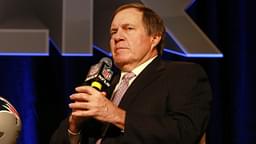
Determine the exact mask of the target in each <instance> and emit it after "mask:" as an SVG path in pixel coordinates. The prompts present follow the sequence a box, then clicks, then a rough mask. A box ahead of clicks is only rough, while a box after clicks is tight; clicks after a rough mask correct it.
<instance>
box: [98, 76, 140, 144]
mask: <svg viewBox="0 0 256 144" xmlns="http://www.w3.org/2000/svg"><path fill="white" fill-rule="evenodd" d="M135 76H136V75H135V74H134V73H133V72H129V73H126V74H125V75H124V76H123V77H122V80H121V83H120V84H119V86H118V88H117V90H116V91H115V93H114V95H113V96H112V102H113V103H114V104H115V105H119V103H120V101H121V99H122V97H123V95H124V93H125V92H126V90H127V89H128V87H129V81H130V80H131V79H132V78H133V77H135ZM101 141H102V138H100V139H98V140H97V141H96V144H101Z"/></svg>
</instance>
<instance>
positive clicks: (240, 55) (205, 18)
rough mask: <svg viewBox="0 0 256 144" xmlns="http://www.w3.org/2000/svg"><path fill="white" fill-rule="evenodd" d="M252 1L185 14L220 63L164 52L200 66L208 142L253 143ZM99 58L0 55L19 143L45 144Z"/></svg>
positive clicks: (213, 1) (2, 85)
mask: <svg viewBox="0 0 256 144" xmlns="http://www.w3.org/2000/svg"><path fill="white" fill-rule="evenodd" d="M253 10H254V7H253V2H249V1H246V0H225V1H223V0H198V1H197V3H196V4H195V5H194V6H193V7H192V8H191V9H189V11H188V13H189V14H190V15H191V16H192V18H193V19H194V20H195V21H196V22H197V24H198V25H199V26H200V27H201V28H202V29H203V31H204V32H205V33H206V34H207V35H208V36H209V37H210V39H211V40H213V41H214V43H215V44H216V45H217V47H218V48H219V49H220V50H221V51H222V52H223V54H224V58H222V59H203V58H200V59H195V58H193V59H190V58H183V57H178V56H176V55H172V54H167V53H165V54H164V56H163V57H164V58H166V59H171V60H185V61H192V62H196V63H199V64H201V65H202V66H203V67H204V68H205V70H206V72H207V73H208V75H209V79H210V82H211V85H212V88H213V94H214V95H213V107H212V113H211V119H210V123H209V128H208V131H207V142H208V144H226V143H232V144H254V143H256V124H255V121H256V119H255V118H256V116H255V112H254V110H255V109H256V105H255V104H254V102H255V100H256V98H255V96H256V94H255V90H254V89H253V88H255V87H253V84H252V83H253V80H254V79H255V75H253V74H255V64H254V60H253V58H254V49H253V45H254V42H255V40H254V38H253V33H254V32H255V22H254V21H253V19H254V17H255V16H254V12H253ZM103 56H104V55H103V54H101V53H100V52H98V51H96V50H95V51H94V56H93V57H62V56H60V55H59V54H58V53H57V52H56V50H55V49H54V47H53V46H51V51H50V56H46V57H25V56H22V57H14V56H5V57H4V56H1V57H0V68H1V70H0V96H3V97H5V98H6V99H8V100H9V101H10V102H11V103H12V104H13V105H14V106H15V107H16V108H17V110H18V112H19V113H20V116H21V118H22V123H23V127H22V131H21V135H20V137H19V141H18V143H19V144H39V143H40V144H46V143H48V141H49V139H50V136H51V134H52V133H53V131H54V129H55V128H56V127H57V126H58V124H59V122H60V121H61V119H63V118H64V117H65V116H66V115H67V113H68V111H69V109H68V107H67V103H69V99H68V96H69V95H70V94H71V93H72V92H73V89H74V87H76V86H78V85H79V84H81V83H82V81H83V80H84V78H85V76H86V73H87V71H88V69H89V67H90V65H91V64H93V63H96V62H97V61H98V60H99V59H100V58H101V57H103Z"/></svg>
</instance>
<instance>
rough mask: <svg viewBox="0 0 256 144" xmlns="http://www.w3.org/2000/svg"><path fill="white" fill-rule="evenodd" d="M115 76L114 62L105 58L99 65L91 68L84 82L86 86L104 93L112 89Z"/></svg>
mask: <svg viewBox="0 0 256 144" xmlns="http://www.w3.org/2000/svg"><path fill="white" fill-rule="evenodd" d="M113 74H114V72H113V70H112V60H111V59H110V58H108V57H103V58H102V59H101V60H100V61H99V62H98V63H97V64H95V65H92V66H91V67H90V70H89V72H88V74H87V76H86V79H85V80H84V85H90V86H92V87H94V88H96V89H98V90H99V91H102V90H104V89H106V88H108V87H110V82H111V80H112V76H113Z"/></svg>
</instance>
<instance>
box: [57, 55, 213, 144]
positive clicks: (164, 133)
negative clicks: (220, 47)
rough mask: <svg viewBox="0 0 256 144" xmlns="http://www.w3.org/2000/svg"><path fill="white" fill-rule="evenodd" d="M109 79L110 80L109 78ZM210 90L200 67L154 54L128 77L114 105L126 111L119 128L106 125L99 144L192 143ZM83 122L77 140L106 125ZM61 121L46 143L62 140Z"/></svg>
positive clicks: (61, 142) (203, 127)
mask: <svg viewBox="0 0 256 144" xmlns="http://www.w3.org/2000/svg"><path fill="white" fill-rule="evenodd" d="M114 81H115V80H114ZM210 102H211V89H210V86H209V82H208V79H207V76H206V74H205V72H204V71H203V69H202V68H201V67H200V66H199V65H197V64H192V63H185V62H170V61H163V60H161V59H160V58H156V59H155V60H153V61H152V63H150V64H149V65H148V66H147V67H146V68H145V69H144V70H143V71H142V72H141V74H140V75H139V76H138V77H137V78H136V79H135V80H134V82H133V83H132V84H131V85H130V87H129V88H128V90H127V91H126V93H125V95H124V97H123V99H122V100H121V102H120V105H119V107H120V108H122V109H124V110H125V111H126V120H125V132H124V133H123V132H121V130H120V129H118V128H116V127H115V126H113V125H107V131H106V133H105V134H104V138H103V144H195V143H198V141H199V139H200V137H201V136H202V134H203V133H204V132H205V130H206V127H207V123H208V119H209V112H210ZM90 121H91V122H86V123H85V124H84V128H83V130H84V131H82V142H81V143H93V140H92V139H91V138H90V137H93V136H95V135H98V136H99V135H100V133H102V128H100V127H101V126H103V129H105V130H106V128H105V127H106V124H103V125H101V124H98V125H97V126H98V127H94V125H93V124H92V123H99V122H96V121H95V120H90ZM66 131H67V122H63V123H62V124H61V126H60V128H59V129H58V130H57V131H56V132H55V135H54V136H53V137H52V142H53V143H56V144H64V143H65V142H64V141H67V139H66V140H64V139H65V138H67V137H66V136H64V134H66V133H67V132H66ZM88 141H89V142H88Z"/></svg>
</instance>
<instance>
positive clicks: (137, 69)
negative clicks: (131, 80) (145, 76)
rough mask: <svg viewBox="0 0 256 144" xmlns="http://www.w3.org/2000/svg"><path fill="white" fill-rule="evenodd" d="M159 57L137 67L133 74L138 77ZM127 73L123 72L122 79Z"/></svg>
mask: <svg viewBox="0 0 256 144" xmlns="http://www.w3.org/2000/svg"><path fill="white" fill-rule="evenodd" d="M156 57H157V56H154V57H152V58H151V59H149V60H147V61H146V62H144V63H143V64H141V65H139V66H137V67H136V68H135V69H133V70H132V72H133V73H134V74H135V76H136V77H137V76H138V75H139V74H140V73H141V72H142V71H143V70H144V69H145V68H146V67H147V66H148V65H149V64H150V63H151V62H152V61H153V60H154V59H155V58H156ZM126 73H127V72H123V71H122V72H121V77H123V75H124V74H126Z"/></svg>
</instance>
